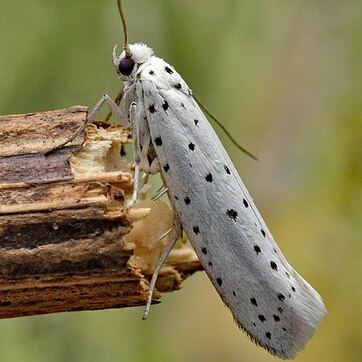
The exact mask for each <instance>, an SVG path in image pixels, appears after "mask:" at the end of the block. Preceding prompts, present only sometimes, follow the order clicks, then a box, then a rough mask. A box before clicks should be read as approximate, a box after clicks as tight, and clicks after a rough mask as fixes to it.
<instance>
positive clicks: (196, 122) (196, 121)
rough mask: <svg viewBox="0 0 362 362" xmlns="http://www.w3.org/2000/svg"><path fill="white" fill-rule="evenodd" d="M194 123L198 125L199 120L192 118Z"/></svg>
mask: <svg viewBox="0 0 362 362" xmlns="http://www.w3.org/2000/svg"><path fill="white" fill-rule="evenodd" d="M194 123H195V126H197V127H198V126H199V120H198V119H194Z"/></svg>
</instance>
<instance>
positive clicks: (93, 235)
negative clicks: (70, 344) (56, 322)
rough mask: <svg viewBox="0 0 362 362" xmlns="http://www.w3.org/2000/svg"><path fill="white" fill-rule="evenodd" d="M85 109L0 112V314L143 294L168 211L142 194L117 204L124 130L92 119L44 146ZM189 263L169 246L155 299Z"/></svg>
mask: <svg viewBox="0 0 362 362" xmlns="http://www.w3.org/2000/svg"><path fill="white" fill-rule="evenodd" d="M87 111H88V109H87V108H86V107H83V106H75V107H71V108H69V109H61V110H56V111H49V112H43V113H31V114H25V115H9V116H1V117H0V318H10V317H19V316H29V315H35V314H44V313H54V312H64V311H76V310H95V309H107V308H121V307H130V306H139V305H145V303H146V300H147V286H148V281H149V279H150V277H151V275H152V270H153V268H154V266H155V264H156V262H157V259H158V257H159V255H160V252H161V251H162V248H163V246H164V245H163V244H162V243H161V242H160V241H159V238H160V236H161V235H162V234H163V233H164V232H165V231H167V230H168V229H169V228H170V227H171V226H172V212H171V210H170V208H169V206H168V205H167V204H165V203H162V202H159V201H157V202H154V201H151V200H149V199H148V200H144V201H141V202H139V203H137V204H136V206H135V207H134V208H132V209H131V210H128V211H127V210H125V207H124V206H125V200H126V199H127V197H129V196H130V194H131V193H132V189H133V179H132V172H131V165H130V164H129V163H128V162H127V161H126V160H125V158H124V157H121V153H123V148H124V146H125V145H126V144H127V143H129V141H130V135H129V134H128V132H127V131H126V130H125V129H123V128H122V127H120V126H115V125H109V124H107V123H104V122H96V123H95V124H91V125H89V126H87V127H86V129H85V132H84V134H81V135H80V136H79V137H77V138H76V139H75V140H74V141H73V142H72V143H71V144H68V145H66V146H65V147H63V148H61V149H59V150H57V151H55V152H53V153H50V154H48V155H45V153H46V151H48V150H49V149H51V148H52V147H54V146H56V145H58V144H61V143H62V142H64V141H65V140H67V139H68V138H69V137H70V136H71V135H72V134H73V133H74V132H75V131H76V130H77V129H78V127H79V126H80V125H82V124H83V123H84V122H85V119H86V117H87ZM121 150H122V152H121ZM197 270H201V266H200V263H199V261H198V259H197V257H196V255H195V253H194V252H193V251H192V250H191V249H188V248H185V247H179V248H176V249H175V250H173V251H172V253H171V254H170V256H169V258H168V259H167V261H166V263H165V265H164V267H163V268H162V270H161V273H160V275H159V278H158V282H157V290H156V292H155V295H154V297H155V299H158V298H159V297H160V292H169V291H173V290H176V289H179V288H180V284H181V282H182V281H183V280H184V279H186V278H187V277H188V276H190V275H192V274H193V273H194V272H195V271H197Z"/></svg>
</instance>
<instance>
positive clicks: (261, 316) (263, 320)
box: [258, 314, 266, 322]
mask: <svg viewBox="0 0 362 362" xmlns="http://www.w3.org/2000/svg"><path fill="white" fill-rule="evenodd" d="M258 318H259V320H260V321H261V322H265V321H266V318H265V317H264V316H263V315H262V314H259V315H258Z"/></svg>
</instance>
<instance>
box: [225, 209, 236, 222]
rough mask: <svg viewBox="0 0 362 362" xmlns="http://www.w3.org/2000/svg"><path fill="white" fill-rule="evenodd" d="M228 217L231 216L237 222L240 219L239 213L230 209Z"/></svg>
mask: <svg viewBox="0 0 362 362" xmlns="http://www.w3.org/2000/svg"><path fill="white" fill-rule="evenodd" d="M226 215H227V216H229V218H230V219H233V220H234V221H236V219H237V218H238V213H237V212H236V211H235V210H234V209H229V210H227V211H226Z"/></svg>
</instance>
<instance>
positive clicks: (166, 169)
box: [163, 163, 170, 172]
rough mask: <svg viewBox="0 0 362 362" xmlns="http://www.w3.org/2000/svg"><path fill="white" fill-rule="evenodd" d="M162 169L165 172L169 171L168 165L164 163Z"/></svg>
mask: <svg viewBox="0 0 362 362" xmlns="http://www.w3.org/2000/svg"><path fill="white" fill-rule="evenodd" d="M163 169H164V170H165V172H168V170H169V169H170V166H169V164H168V163H166V165H165V166H163Z"/></svg>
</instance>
